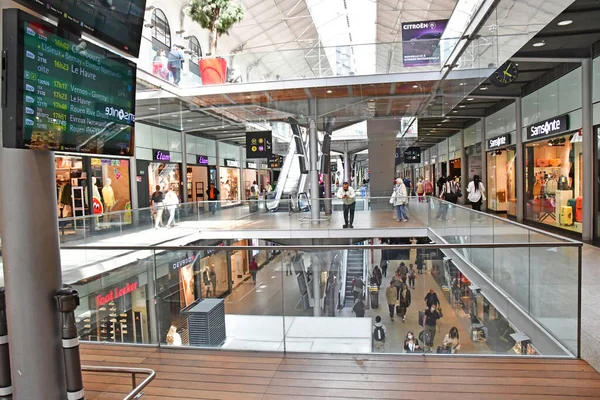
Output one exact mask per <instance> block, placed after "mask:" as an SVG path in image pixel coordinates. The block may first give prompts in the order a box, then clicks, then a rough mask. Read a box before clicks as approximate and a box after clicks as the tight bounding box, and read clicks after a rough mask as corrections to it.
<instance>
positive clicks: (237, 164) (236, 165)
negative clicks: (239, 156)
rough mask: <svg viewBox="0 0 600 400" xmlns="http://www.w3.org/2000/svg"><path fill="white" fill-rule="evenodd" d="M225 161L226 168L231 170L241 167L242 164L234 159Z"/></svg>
mask: <svg viewBox="0 0 600 400" xmlns="http://www.w3.org/2000/svg"><path fill="white" fill-rule="evenodd" d="M223 161H225V166H226V167H229V168H239V167H240V162H239V161H238V160H232V159H229V158H226V159H224V160H223Z"/></svg>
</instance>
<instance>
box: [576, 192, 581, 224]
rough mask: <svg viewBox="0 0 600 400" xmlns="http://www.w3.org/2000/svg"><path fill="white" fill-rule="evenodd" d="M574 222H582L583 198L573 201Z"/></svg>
mask: <svg viewBox="0 0 600 400" xmlns="http://www.w3.org/2000/svg"><path fill="white" fill-rule="evenodd" d="M575 221H577V222H583V197H578V198H577V199H576V200H575Z"/></svg>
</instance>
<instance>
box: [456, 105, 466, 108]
mask: <svg viewBox="0 0 600 400" xmlns="http://www.w3.org/2000/svg"><path fill="white" fill-rule="evenodd" d="M458 107H459V108H465V107H466V106H463V105H460V106H458Z"/></svg>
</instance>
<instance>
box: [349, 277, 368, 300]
mask: <svg viewBox="0 0 600 400" xmlns="http://www.w3.org/2000/svg"><path fill="white" fill-rule="evenodd" d="M364 287H365V282H364V281H363V279H362V276H361V275H360V274H358V275H356V277H355V278H354V279H353V280H352V294H353V295H354V300H355V301H356V300H357V299H358V298H359V297H360V296H362V295H363V289H364Z"/></svg>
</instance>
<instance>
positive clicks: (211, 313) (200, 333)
mask: <svg viewBox="0 0 600 400" xmlns="http://www.w3.org/2000/svg"><path fill="white" fill-rule="evenodd" d="M181 325H182V327H186V328H187V329H186V331H187V332H186V333H187V335H186V336H187V339H188V340H187V341H188V343H189V345H190V346H198V347H220V346H221V345H222V344H223V343H224V342H225V339H227V332H226V329H225V303H224V302H223V299H201V300H199V301H198V302H197V303H195V304H191V305H190V306H189V307H187V308H185V309H183V310H181Z"/></svg>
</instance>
